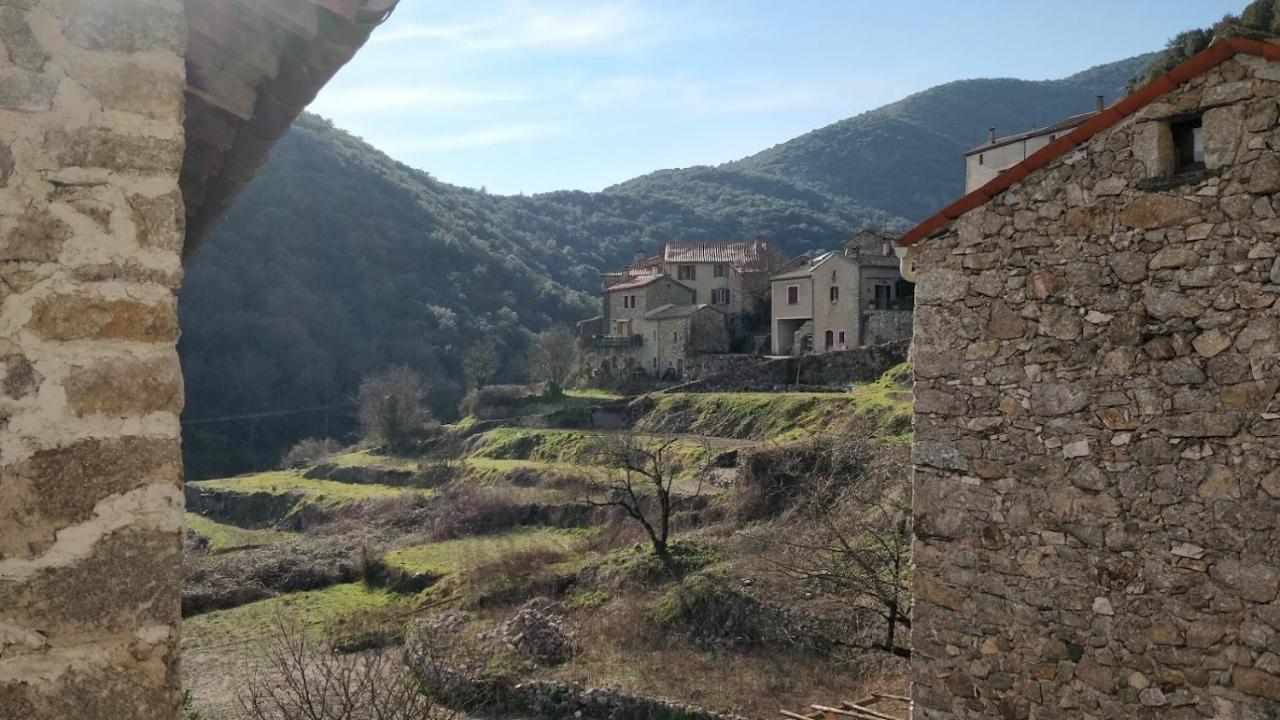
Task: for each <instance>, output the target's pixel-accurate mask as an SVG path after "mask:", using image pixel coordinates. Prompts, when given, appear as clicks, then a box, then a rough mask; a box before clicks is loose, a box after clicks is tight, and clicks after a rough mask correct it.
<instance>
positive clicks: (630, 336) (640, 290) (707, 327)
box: [584, 273, 729, 379]
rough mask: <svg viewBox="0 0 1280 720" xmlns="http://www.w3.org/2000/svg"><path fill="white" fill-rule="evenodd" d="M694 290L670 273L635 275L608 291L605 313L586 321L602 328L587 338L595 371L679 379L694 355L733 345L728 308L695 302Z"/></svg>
mask: <svg viewBox="0 0 1280 720" xmlns="http://www.w3.org/2000/svg"><path fill="white" fill-rule="evenodd" d="M693 292H694V291H693V289H692V288H690V287H688V286H687V285H685V284H683V283H680V282H677V281H676V280H674V279H672V278H671V277H670V276H668V275H662V274H653V273H650V274H635V275H632V276H631V277H630V278H629V279H625V280H623V281H622V282H618V283H616V284H613V285H611V286H610V287H608V288H606V289H605V291H604V302H603V306H604V314H603V315H602V316H601V317H600V318H599V319H595V318H593V319H592V320H591V321H586V322H587V323H588V324H587V327H590V328H599V329H600V330H602V331H603V332H602V333H600V334H596V335H592V336H590V337H588V338H584V340H585V341H586V342H587V343H588V345H589V348H590V350H591V352H592V359H591V364H592V366H593V367H592V370H593V371H594V372H596V373H598V374H604V375H608V376H612V377H626V376H630V375H640V374H643V375H647V376H650V377H665V378H668V379H679V378H681V377H683V376H684V372H685V366H686V364H687V363H688V359H689V356H690V355H693V354H698V353H723V352H728V350H729V328H728V321H727V317H726V315H725V313H724V312H723V311H721V310H720V309H718V308H716V307H715V306H712V305H708V304H705V303H702V304H695V303H693V302H692V301H693Z"/></svg>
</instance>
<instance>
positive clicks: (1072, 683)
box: [912, 56, 1280, 720]
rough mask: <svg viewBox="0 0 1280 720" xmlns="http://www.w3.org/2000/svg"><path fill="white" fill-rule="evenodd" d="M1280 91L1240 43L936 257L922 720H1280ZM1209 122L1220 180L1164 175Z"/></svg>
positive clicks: (925, 462) (928, 378) (923, 451)
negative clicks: (1239, 52) (1183, 120)
mask: <svg viewBox="0 0 1280 720" xmlns="http://www.w3.org/2000/svg"><path fill="white" fill-rule="evenodd" d="M1278 81H1280V64H1276V63H1267V62H1266V61H1263V60H1262V59H1261V58H1255V57H1251V56H1238V57H1237V58H1236V59H1233V60H1229V61H1227V62H1226V63H1225V64H1223V65H1221V66H1219V67H1218V68H1216V69H1214V70H1211V71H1209V72H1207V73H1206V74H1204V75H1201V76H1199V77H1197V78H1196V79H1194V80H1192V81H1191V82H1190V83H1189V84H1187V85H1185V86H1183V87H1182V88H1180V89H1177V90H1176V91H1174V92H1173V93H1172V94H1171V95H1169V96H1167V97H1165V98H1164V99H1163V100H1161V101H1158V102H1156V103H1155V104H1153V105H1150V106H1148V107H1147V108H1146V109H1145V110H1143V111H1141V112H1140V113H1139V114H1138V115H1136V116H1134V117H1131V118H1129V119H1127V120H1125V121H1124V122H1122V123H1121V124H1120V125H1117V126H1116V127H1114V128H1112V129H1111V130H1108V131H1105V132H1103V133H1101V134H1099V135H1097V136H1095V137H1094V138H1092V139H1091V140H1090V141H1088V142H1087V143H1086V144H1085V145H1084V146H1082V147H1081V148H1077V149H1076V150H1075V151H1074V152H1072V153H1070V154H1068V155H1066V156H1064V157H1062V158H1059V159H1058V160H1056V161H1054V162H1052V163H1050V164H1049V165H1048V166H1047V167H1045V168H1043V169H1041V170H1038V171H1036V172H1034V173H1033V174H1031V175H1030V176H1028V177H1027V178H1026V179H1025V180H1024V181H1023V182H1021V183H1020V184H1017V185H1014V186H1013V187H1012V188H1010V189H1009V190H1008V191H1006V192H1005V193H1003V194H1002V195H1000V196H998V197H996V198H995V199H993V200H992V201H990V202H988V203H987V204H986V205H984V206H981V207H979V208H978V209H975V210H973V211H971V212H969V213H968V214H966V215H964V216H963V217H961V218H960V219H959V220H957V221H956V222H955V223H954V225H953V226H952V228H951V229H950V230H949V231H948V232H947V233H946V234H945V235H943V236H941V237H937V238H933V239H929V240H925V241H924V242H923V243H922V244H921V245H920V246H919V251H920V259H919V262H918V263H917V267H918V268H919V270H920V283H919V285H918V286H917V295H916V312H915V348H914V351H913V352H914V359H915V383H916V384H915V446H914V453H913V454H914V462H915V466H916V469H915V491H914V502H915V530H916V533H917V536H918V540H917V543H916V547H915V562H916V576H915V577H916V579H915V586H914V589H915V593H916V606H915V610H914V622H913V632H912V638H913V644H914V657H913V661H912V673H913V680H914V683H913V697H914V701H915V708H914V713H915V714H914V717H915V718H917V720H942V719H944V718H947V719H950V718H1008V719H1010V720H1019V719H1025V718H1036V719H1038V720H1046V719H1050V718H1072V719H1076V718H1108V719H1110V718H1174V719H1178V718H1188V719H1189V718H1224V719H1231V720H1263V719H1264V718H1276V717H1280V400H1277V396H1276V391H1277V387H1278V386H1280V367H1278V363H1280V312H1278V306H1277V304H1276V298H1277V295H1280V261H1277V254H1278V252H1280V244H1278V243H1277V233H1280V196H1277V195H1276V193H1277V192H1278V191H1280V155H1278V154H1277V151H1280V130H1278V129H1277V115H1278V106H1277V97H1278V96H1280V82H1278ZM1200 111H1205V112H1204V143H1205V148H1206V152H1207V158H1206V160H1207V165H1208V168H1207V170H1206V171H1204V172H1201V173H1198V174H1193V175H1191V176H1187V177H1183V178H1180V179H1168V178H1166V179H1164V180H1160V179H1159V178H1158V177H1154V176H1156V175H1158V174H1159V172H1160V167H1161V165H1162V163H1164V162H1165V161H1166V160H1167V158H1162V157H1161V153H1164V152H1167V150H1168V143H1167V142H1164V141H1162V140H1161V137H1162V135H1161V133H1162V132H1165V131H1167V130H1168V126H1167V125H1163V122H1164V121H1165V120H1166V119H1168V118H1177V117H1179V116H1185V115H1186V114H1187V113H1197V112H1200ZM1162 125H1163V127H1162Z"/></svg>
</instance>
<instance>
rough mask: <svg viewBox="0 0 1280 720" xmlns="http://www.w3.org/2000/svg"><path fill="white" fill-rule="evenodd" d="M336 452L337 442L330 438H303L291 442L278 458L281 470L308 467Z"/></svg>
mask: <svg viewBox="0 0 1280 720" xmlns="http://www.w3.org/2000/svg"><path fill="white" fill-rule="evenodd" d="M337 452H338V443H337V442H335V441H334V440H332V439H330V438H324V439H316V438H305V439H303V440H299V441H298V442H296V443H294V444H293V447H291V448H289V452H287V453H285V454H284V457H283V458H282V459H281V460H280V468H281V469H283V470H295V469H299V468H305V467H310V466H312V465H315V464H317V463H319V462H320V461H322V460H324V459H325V458H327V457H329V456H330V455H333V454H335V453H337Z"/></svg>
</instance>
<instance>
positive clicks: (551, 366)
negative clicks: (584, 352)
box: [529, 325, 578, 396]
mask: <svg viewBox="0 0 1280 720" xmlns="http://www.w3.org/2000/svg"><path fill="white" fill-rule="evenodd" d="M577 366H578V339H577V337H576V336H575V335H574V333H573V331H572V330H570V329H569V328H568V327H566V326H564V325H557V326H556V327H553V328H549V329H547V330H543V331H542V332H540V333H538V334H537V335H535V336H534V338H533V343H532V345H531V346H530V348H529V374H530V375H532V376H533V379H534V380H535V381H536V382H540V383H543V384H544V385H545V387H546V390H547V393H548V394H549V395H552V396H557V395H559V394H560V393H561V391H562V390H563V388H565V387H566V386H567V384H568V382H569V381H570V380H571V379H572V377H573V373H574V370H575V369H576V368H577Z"/></svg>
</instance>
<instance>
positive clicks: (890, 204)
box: [730, 55, 1153, 220]
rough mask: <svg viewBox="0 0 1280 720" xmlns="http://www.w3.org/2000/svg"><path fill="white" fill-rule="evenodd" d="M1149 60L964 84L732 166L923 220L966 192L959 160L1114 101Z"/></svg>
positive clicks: (1143, 57)
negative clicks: (1100, 99)
mask: <svg viewBox="0 0 1280 720" xmlns="http://www.w3.org/2000/svg"><path fill="white" fill-rule="evenodd" d="M1152 57H1153V56H1152V55H1141V56H1138V57H1133V58H1129V59H1128V60H1121V61H1120V62H1115V63H1111V64H1108V65H1100V66H1098V67H1095V68H1092V69H1090V70H1086V71H1084V72H1081V73H1078V74H1076V75H1072V76H1071V77H1068V78H1064V79H1061V80H1046V81H1040V82H1031V81H1027V80H1013V79H994V80H960V81H956V82H950V83H947V84H945V85H939V86H937V87H934V88H930V89H929V90H925V91H924V92H921V93H916V94H915V95H911V96H910V97H907V98H905V99H903V100H900V101H898V102H896V103H893V104H891V105H886V106H884V107H882V108H878V109H876V110H872V111H870V112H866V113H863V114H861V115H858V116H856V117H852V118H849V119H848V120H842V121H840V122H838V123H834V124H832V125H828V126H827V127H824V128H821V129H819V130H815V131H813V132H810V133H806V134H804V135H801V136H800V137H798V138H795V139H794V140H790V141H788V142H785V143H782V144H781V145H776V146H774V147H772V148H769V149H768V150H765V151H763V152H760V153H757V154H755V155H752V156H750V157H747V158H744V159H742V160H739V161H738V162H736V163H731V164H730V165H731V167H734V168H736V169H742V170H748V171H751V172H758V173H764V174H769V175H774V176H777V177H782V178H787V179H789V180H793V181H796V182H802V183H808V184H812V185H813V186H815V187H818V188H821V189H823V190H825V191H826V192H829V193H831V194H834V195H839V196H843V197H850V198H854V199H856V200H857V201H858V202H860V203H863V204H864V205H869V206H871V207H877V208H882V209H884V210H887V211H889V212H891V213H893V214H895V215H900V216H902V217H905V218H908V219H912V220H919V219H921V218H924V217H925V216H927V215H928V214H930V213H932V212H934V211H935V210H937V209H938V208H940V207H942V206H944V205H946V204H947V203H948V202H950V201H952V200H954V199H955V198H956V197H957V196H958V195H959V194H960V192H961V190H963V188H964V164H963V163H962V162H961V161H960V156H961V154H962V153H964V152H965V151H966V150H968V149H970V148H972V147H974V146H976V145H979V144H981V143H982V142H983V141H984V140H985V139H986V129H987V128H988V127H995V128H997V132H998V133H999V134H1001V135H1009V134H1013V133H1018V132H1023V131H1025V130H1030V129H1032V128H1034V127H1044V126H1046V125H1049V124H1051V123H1054V122H1057V121H1058V120H1061V119H1063V118H1065V117H1069V116H1071V115H1076V114H1079V113H1082V112H1087V111H1089V110H1092V109H1093V107H1094V104H1095V102H1096V100H1095V98H1096V96H1098V95H1103V96H1105V97H1106V99H1107V102H1113V101H1115V100H1116V99H1118V98H1119V97H1120V96H1121V95H1123V93H1124V87H1125V84H1126V83H1127V82H1128V80H1129V79H1130V78H1131V77H1132V76H1133V75H1134V74H1135V73H1137V72H1138V71H1139V70H1141V68H1142V67H1143V66H1144V65H1145V64H1146V63H1147V62H1149V61H1150V60H1151V58H1152Z"/></svg>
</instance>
